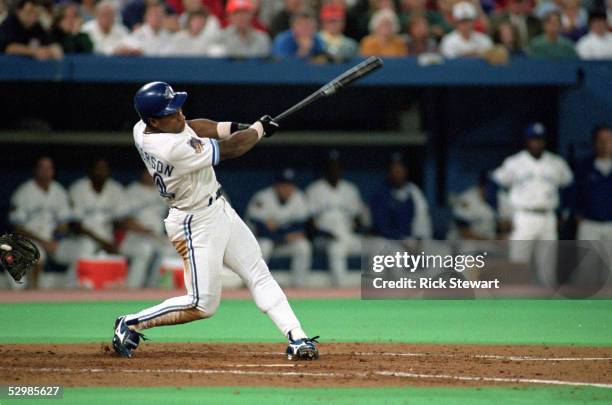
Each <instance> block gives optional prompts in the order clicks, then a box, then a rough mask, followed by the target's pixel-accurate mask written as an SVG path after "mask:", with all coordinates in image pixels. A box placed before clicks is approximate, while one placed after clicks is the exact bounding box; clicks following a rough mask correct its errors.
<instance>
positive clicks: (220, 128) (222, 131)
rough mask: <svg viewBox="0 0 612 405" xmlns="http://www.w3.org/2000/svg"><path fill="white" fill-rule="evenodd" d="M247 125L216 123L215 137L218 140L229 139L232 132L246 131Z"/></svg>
mask: <svg viewBox="0 0 612 405" xmlns="http://www.w3.org/2000/svg"><path fill="white" fill-rule="evenodd" d="M248 127H249V124H241V123H239V122H230V121H224V122H218V123H217V135H219V139H225V138H229V137H230V136H231V135H232V134H233V133H234V132H236V131H241V130H243V129H247V128H248Z"/></svg>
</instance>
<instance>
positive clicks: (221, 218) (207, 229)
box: [126, 121, 303, 335]
mask: <svg viewBox="0 0 612 405" xmlns="http://www.w3.org/2000/svg"><path fill="white" fill-rule="evenodd" d="M145 130H146V124H145V123H144V122H142V121H139V122H138V123H137V124H136V125H135V126H134V142H135V144H136V148H137V149H138V152H139V153H140V156H141V157H142V160H143V161H144V163H145V165H146V166H147V169H148V170H149V173H150V174H151V175H152V176H153V178H154V179H155V184H156V187H157V189H158V191H159V193H160V195H161V196H162V197H163V198H164V199H165V200H166V203H167V204H168V205H170V207H171V208H170V212H169V214H168V217H167V218H166V220H165V225H166V231H167V234H168V237H169V239H170V241H171V242H172V243H173V245H174V246H175V248H176V250H177V252H178V253H179V254H180V255H181V257H182V258H183V262H184V264H185V270H184V271H185V286H186V288H187V295H183V296H180V297H175V298H171V299H169V300H166V301H164V302H163V303H161V304H159V305H156V306H154V307H151V308H147V309H144V310H143V311H141V312H139V313H136V314H132V315H128V316H127V317H126V323H127V324H128V325H132V326H133V327H136V328H138V329H146V328H150V327H154V326H160V325H170V324H178V323H184V322H189V321H193V320H196V319H202V318H209V317H211V316H213V315H214V313H215V312H216V311H217V308H218V307H219V302H220V299H221V271H222V268H223V266H224V265H225V266H227V267H228V268H229V269H231V270H232V271H234V272H235V273H237V274H238V275H239V276H240V277H241V278H242V280H243V281H244V283H245V284H246V285H247V287H248V288H249V290H250V291H251V293H252V295H253V298H254V300H255V303H256V304H257V306H258V307H259V309H260V310H261V311H263V312H264V313H266V314H267V315H268V316H269V317H270V318H271V319H272V321H273V322H274V323H275V324H276V326H277V327H278V328H279V329H280V330H281V331H282V332H283V333H284V334H285V335H287V334H288V333H289V332H292V331H293V330H295V331H297V330H299V331H300V332H301V333H300V334H301V335H303V331H302V330H301V327H300V323H299V321H298V320H297V318H296V317H295V315H294V313H293V311H292V310H291V307H290V306H289V303H288V301H287V298H286V296H285V294H284V293H283V291H282V290H281V289H280V287H279V286H278V284H277V283H276V281H275V280H274V279H273V278H272V275H271V274H270V271H269V270H268V266H267V265H266V263H265V262H264V260H263V259H262V256H261V250H260V248H259V245H258V244H257V241H256V240H255V237H254V236H253V234H252V233H251V231H250V230H249V228H248V227H247V226H246V224H245V223H244V222H243V221H242V220H241V219H240V217H239V216H238V214H236V212H235V211H234V209H233V208H232V207H231V206H230V204H229V203H228V202H227V201H226V200H225V199H224V198H223V197H218V195H219V183H218V182H217V178H216V176H215V172H214V170H213V165H216V164H218V163H219V144H218V143H217V141H216V140H214V139H208V138H199V137H198V136H197V135H196V133H195V132H194V131H193V130H192V129H191V128H190V127H189V125H185V128H184V129H183V131H182V132H180V133H177V134H171V133H146V132H145ZM293 333H294V332H292V334H293Z"/></svg>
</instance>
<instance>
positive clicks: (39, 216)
mask: <svg viewBox="0 0 612 405" xmlns="http://www.w3.org/2000/svg"><path fill="white" fill-rule="evenodd" d="M54 177H55V168H54V164H53V160H51V158H49V157H42V158H40V159H38V160H37V162H36V167H35V168H34V178H33V179H31V180H28V181H26V182H25V183H23V184H22V185H21V186H19V188H18V189H17V190H16V191H15V192H14V193H13V196H12V197H11V211H10V213H9V222H10V223H11V225H12V226H13V228H14V229H15V231H16V232H18V233H20V234H22V235H24V236H26V237H27V238H29V239H31V240H32V241H34V243H35V244H36V245H37V247H38V250H39V251H40V253H41V259H40V260H39V261H38V263H37V264H36V265H35V266H34V268H33V271H32V272H31V273H30V275H29V277H28V283H27V284H28V286H29V287H31V288H34V287H37V286H38V276H39V273H40V272H41V271H42V268H43V266H44V264H45V262H46V261H47V260H48V256H51V257H52V258H53V259H54V260H55V261H57V262H59V263H60V264H65V265H69V264H72V262H74V261H76V256H75V255H74V254H73V253H70V251H71V248H70V247H69V246H67V244H66V243H64V242H63V241H62V236H63V235H64V234H66V232H67V231H68V226H67V225H68V221H69V220H70V219H71V216H72V214H71V211H70V205H69V204H68V195H67V194H66V190H65V189H64V187H62V185H61V184H59V183H58V182H57V181H55V180H54Z"/></svg>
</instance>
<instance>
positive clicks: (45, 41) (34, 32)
mask: <svg viewBox="0 0 612 405" xmlns="http://www.w3.org/2000/svg"><path fill="white" fill-rule="evenodd" d="M38 16H39V4H38V2H37V1H36V0H19V1H18V2H17V4H16V6H15V11H14V12H13V13H11V14H10V15H9V16H8V17H6V19H5V20H4V21H3V22H2V24H0V51H1V52H3V53H6V54H8V55H23V56H30V57H33V58H35V59H38V60H47V59H62V58H63V57H64V53H63V52H62V48H61V47H60V46H59V45H58V44H57V43H54V42H53V41H52V40H51V37H50V35H49V34H48V33H47V32H46V31H45V30H44V29H43V27H42V26H41V25H40V23H39V22H38Z"/></svg>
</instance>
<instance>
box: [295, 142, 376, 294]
mask: <svg viewBox="0 0 612 405" xmlns="http://www.w3.org/2000/svg"><path fill="white" fill-rule="evenodd" d="M306 196H307V198H308V204H309V207H310V211H311V213H312V216H313V219H314V224H315V227H316V228H317V229H318V230H321V231H323V232H325V233H327V234H329V235H331V237H332V239H331V240H330V241H329V242H328V243H326V248H327V257H328V262H329V267H330V270H331V273H332V281H333V283H334V285H335V286H339V285H340V284H341V281H342V280H343V278H345V276H346V273H347V271H348V268H347V257H348V255H349V254H358V255H360V254H361V238H360V237H359V235H358V234H357V233H356V229H357V228H359V227H360V226H361V225H363V224H364V223H365V222H367V215H366V207H365V204H364V203H363V200H362V199H361V195H360V194H359V190H358V189H357V187H355V185H354V184H353V183H351V182H349V181H346V180H344V179H342V165H341V163H340V160H339V156H338V152H336V151H333V152H332V153H331V154H330V156H329V158H328V161H327V167H326V170H325V175H324V177H323V178H322V179H319V180H317V181H315V182H314V183H312V184H311V185H310V186H308V188H307V189H306Z"/></svg>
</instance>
